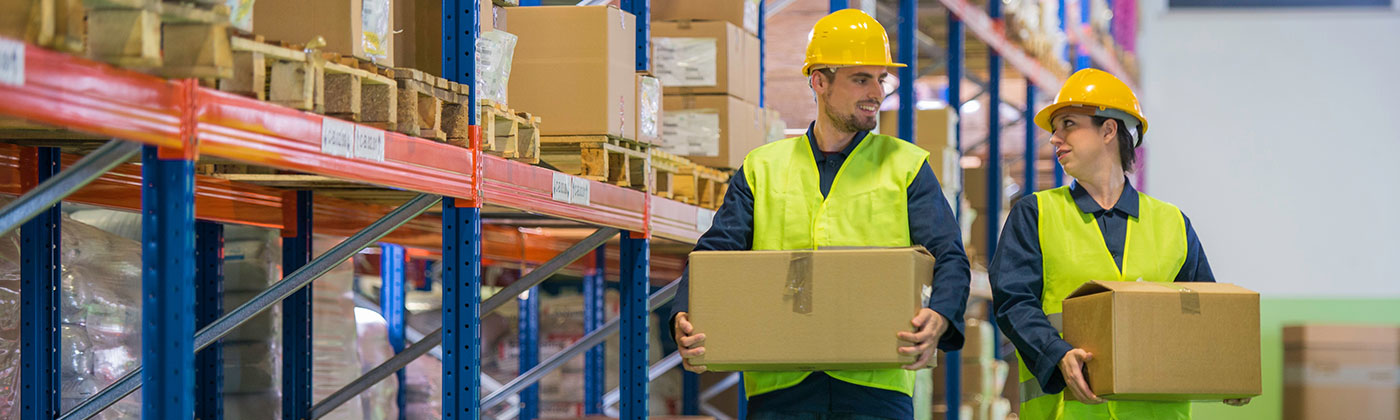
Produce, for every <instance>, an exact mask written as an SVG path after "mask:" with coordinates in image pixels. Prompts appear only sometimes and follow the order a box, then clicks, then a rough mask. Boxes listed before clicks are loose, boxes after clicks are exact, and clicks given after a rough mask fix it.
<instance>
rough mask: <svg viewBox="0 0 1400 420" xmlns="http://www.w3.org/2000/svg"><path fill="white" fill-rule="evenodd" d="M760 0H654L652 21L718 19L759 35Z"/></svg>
mask: <svg viewBox="0 0 1400 420" xmlns="http://www.w3.org/2000/svg"><path fill="white" fill-rule="evenodd" d="M758 3H759V0H654V1H652V2H651V20H652V21H672V22H675V21H687V20H717V21H723V22H729V23H730V24H733V25H734V26H737V27H739V28H741V29H743V30H744V32H748V33H750V34H753V35H754V36H757V35H758V19H759V12H758Z"/></svg>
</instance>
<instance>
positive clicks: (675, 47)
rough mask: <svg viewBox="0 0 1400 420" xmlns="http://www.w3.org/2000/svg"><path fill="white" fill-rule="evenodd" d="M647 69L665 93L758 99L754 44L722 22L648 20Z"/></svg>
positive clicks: (756, 44) (756, 46) (750, 37)
mask: <svg viewBox="0 0 1400 420" xmlns="http://www.w3.org/2000/svg"><path fill="white" fill-rule="evenodd" d="M651 45H652V63H653V65H652V67H653V70H654V71H655V72H656V77H658V78H660V79H661V84H662V85H663V86H665V87H666V94H667V95H691V94H715V95H723V94H727V95H733V96H735V97H738V98H739V99H742V100H744V101H747V102H750V103H758V96H759V91H760V87H759V80H758V66H759V42H758V37H755V36H753V35H750V34H748V33H746V32H744V30H743V29H740V28H739V27H738V26H734V25H732V24H730V23H728V22H653V23H652V26H651Z"/></svg>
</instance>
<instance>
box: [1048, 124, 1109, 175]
mask: <svg viewBox="0 0 1400 420" xmlns="http://www.w3.org/2000/svg"><path fill="white" fill-rule="evenodd" d="M1093 115H1094V111H1093V109H1091V108H1086V107H1066V108H1064V109H1061V110H1059V111H1055V113H1054V114H1053V115H1051V116H1050V127H1051V128H1053V129H1054V130H1053V131H1051V133H1050V134H1051V135H1050V145H1051V146H1054V148H1055V159H1057V160H1059V161H1060V165H1061V166H1064V168H1065V173H1067V174H1069V175H1070V176H1072V177H1075V178H1078V179H1093V178H1094V177H1093V175H1094V174H1097V173H1099V172H1100V171H1106V170H1112V168H1113V165H1119V163H1118V156H1117V150H1115V149H1114V148H1113V146H1114V143H1113V139H1114V136H1115V135H1116V132H1115V131H1114V129H1115V127H1116V126H1117V123H1116V122H1113V121H1112V120H1110V122H1107V123H1104V125H1103V126H1095V125H1094V119H1093Z"/></svg>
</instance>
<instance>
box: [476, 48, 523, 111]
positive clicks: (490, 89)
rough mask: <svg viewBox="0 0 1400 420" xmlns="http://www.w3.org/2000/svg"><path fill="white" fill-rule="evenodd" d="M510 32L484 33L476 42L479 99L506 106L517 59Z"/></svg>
mask: <svg viewBox="0 0 1400 420" xmlns="http://www.w3.org/2000/svg"><path fill="white" fill-rule="evenodd" d="M517 39H519V38H518V37H516V36H515V35H512V34H511V33H509V32H506V31H501V30H495V31H486V32H482V33H481V36H480V37H479V38H477V40H476V60H477V61H476V74H477V79H476V94H477V97H478V98H482V99H490V100H491V101H492V102H496V103H499V104H505V103H507V102H506V99H507V95H506V88H507V87H508V86H510V64H511V61H512V60H513V59H514V57H515V41H516V40H517Z"/></svg>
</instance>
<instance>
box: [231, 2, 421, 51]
mask: <svg viewBox="0 0 1400 420" xmlns="http://www.w3.org/2000/svg"><path fill="white" fill-rule="evenodd" d="M253 21H255V22H257V28H256V29H257V33H258V35H262V36H264V37H266V38H267V39H275V40H281V41H286V42H297V43H302V42H308V41H310V40H311V39H312V38H315V37H317V36H320V37H323V38H325V40H326V47H325V51H327V52H335V53H340V54H349V55H354V56H356V57H360V58H364V59H372V60H374V62H376V63H379V64H382V65H385V66H390V67H392V66H394V65H395V64H394V36H393V34H394V30H393V29H394V27H393V23H394V7H393V5H392V4H391V3H390V0H299V1H259V2H254V4H253Z"/></svg>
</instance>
